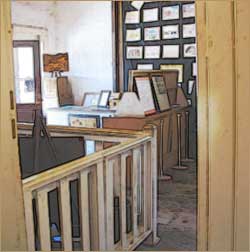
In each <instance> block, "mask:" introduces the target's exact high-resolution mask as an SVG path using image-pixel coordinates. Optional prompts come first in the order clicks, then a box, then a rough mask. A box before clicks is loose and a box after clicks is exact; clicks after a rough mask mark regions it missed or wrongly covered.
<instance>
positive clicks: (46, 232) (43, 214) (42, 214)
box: [37, 190, 51, 251]
mask: <svg viewBox="0 0 250 252" xmlns="http://www.w3.org/2000/svg"><path fill="white" fill-rule="evenodd" d="M37 203H38V218H39V229H40V243H41V250H45V251H50V250H51V243H50V226H49V208H48V192H47V190H41V191H38V193H37Z"/></svg>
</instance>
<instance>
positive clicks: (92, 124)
mask: <svg viewBox="0 0 250 252" xmlns="http://www.w3.org/2000/svg"><path fill="white" fill-rule="evenodd" d="M68 120H69V126H70V127H83V128H100V116H98V115H82V114H69V115H68Z"/></svg>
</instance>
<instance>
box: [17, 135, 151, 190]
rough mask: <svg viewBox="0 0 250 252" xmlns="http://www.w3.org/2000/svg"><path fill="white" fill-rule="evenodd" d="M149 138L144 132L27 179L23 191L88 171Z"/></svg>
mask: <svg viewBox="0 0 250 252" xmlns="http://www.w3.org/2000/svg"><path fill="white" fill-rule="evenodd" d="M151 138H152V134H150V133H149V132H144V133H143V134H140V136H137V137H136V138H133V139H131V140H127V141H125V142H122V143H120V144H118V145H115V146H113V147H110V148H108V149H105V150H101V151H98V152H95V153H93V154H90V155H88V156H85V157H82V158H79V159H76V160H74V161H70V162H68V163H66V164H63V165H59V166H57V167H55V168H52V169H49V170H47V171H44V172H41V173H39V174H37V175H33V176H31V177H28V178H26V179H24V180H23V181H22V183H23V190H24V191H33V190H36V189H39V188H41V187H43V186H46V185H49V184H51V183H55V182H57V181H59V180H60V179H62V178H65V177H68V176H71V175H73V174H75V173H77V172H80V171H83V170H85V169H89V168H90V167H91V166H92V165H95V164H98V163H100V162H103V161H104V158H112V157H113V156H114V155H119V154H121V153H125V152H127V151H129V150H130V149H131V148H136V146H139V145H141V144H143V143H146V142H148V141H149V140H150V139H151Z"/></svg>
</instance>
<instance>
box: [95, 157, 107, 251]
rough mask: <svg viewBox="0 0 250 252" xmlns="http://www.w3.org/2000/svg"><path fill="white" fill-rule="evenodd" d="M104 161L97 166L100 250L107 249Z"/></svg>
mask: <svg viewBox="0 0 250 252" xmlns="http://www.w3.org/2000/svg"><path fill="white" fill-rule="evenodd" d="M103 181H104V175H103V160H102V161H101V162H99V163H98V164H97V194H98V224H99V250H105V249H106V241H105V239H106V230H105V206H104V183H103Z"/></svg>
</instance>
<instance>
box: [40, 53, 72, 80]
mask: <svg viewBox="0 0 250 252" xmlns="http://www.w3.org/2000/svg"><path fill="white" fill-rule="evenodd" d="M43 70H44V72H47V73H51V74H52V77H53V75H54V74H55V76H56V77H57V76H61V73H62V72H68V71H69V56H68V53H58V54H55V55H52V54H43Z"/></svg>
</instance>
